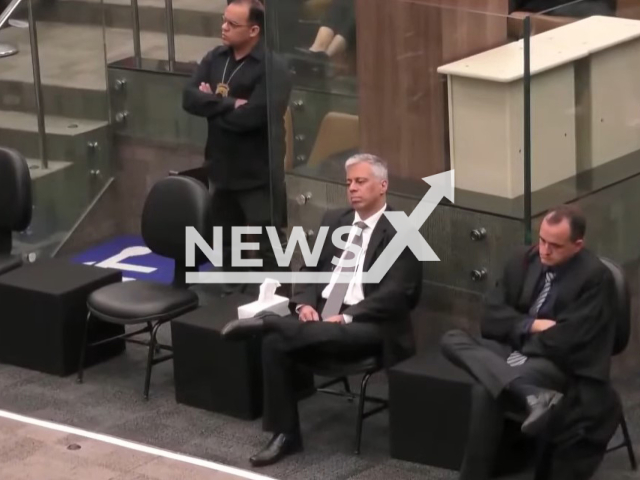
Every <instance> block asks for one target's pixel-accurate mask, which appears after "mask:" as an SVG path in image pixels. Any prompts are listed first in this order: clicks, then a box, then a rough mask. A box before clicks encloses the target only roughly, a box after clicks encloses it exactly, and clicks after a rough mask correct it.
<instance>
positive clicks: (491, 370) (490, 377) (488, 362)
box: [441, 330, 566, 480]
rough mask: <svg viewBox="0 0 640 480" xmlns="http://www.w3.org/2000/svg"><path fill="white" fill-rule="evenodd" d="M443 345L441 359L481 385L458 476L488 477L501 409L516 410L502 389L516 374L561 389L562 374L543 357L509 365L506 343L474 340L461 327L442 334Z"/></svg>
mask: <svg viewBox="0 0 640 480" xmlns="http://www.w3.org/2000/svg"><path fill="white" fill-rule="evenodd" d="M441 346H442V351H443V353H444V355H445V357H447V358H448V359H449V360H450V361H451V362H453V363H454V364H456V365H458V366H459V367H461V368H463V369H464V370H466V371H468V372H469V373H470V374H471V375H473V376H474V377H475V378H476V379H477V380H478V383H479V384H478V385H477V386H476V387H474V389H473V393H472V397H473V398H472V405H473V406H472V412H471V424H470V426H469V440H468V444H467V449H466V454H465V458H464V461H463V464H462V468H461V470H460V480H485V479H489V478H491V476H492V473H493V469H494V461H495V458H496V455H497V449H498V447H499V444H500V437H501V436H502V427H503V425H504V412H505V409H507V410H511V409H514V410H515V409H517V406H516V405H511V404H510V403H509V399H508V397H506V396H504V395H503V392H504V391H505V387H507V385H509V383H511V382H512V381H513V380H515V379H516V378H520V379H522V380H524V381H526V382H527V383H528V384H530V385H535V386H537V387H541V388H548V389H552V390H557V391H563V390H564V389H565V386H566V378H565V376H564V374H563V373H562V372H561V371H560V370H559V369H558V368H557V367H556V366H555V365H554V364H553V363H552V362H550V361H549V360H546V359H544V358H539V357H536V358H529V359H528V360H527V361H526V362H525V363H524V364H522V365H520V366H517V367H511V366H509V365H508V364H507V362H506V360H507V358H508V357H509V355H510V354H511V352H512V351H513V349H512V348H511V347H510V346H508V345H504V344H501V343H499V342H495V341H492V340H487V339H484V338H475V337H472V336H471V335H469V334H468V333H466V332H463V331H460V330H453V331H450V332H448V333H446V334H445V335H444V336H443V338H442V341H441Z"/></svg>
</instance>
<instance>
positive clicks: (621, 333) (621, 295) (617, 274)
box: [535, 257, 638, 480]
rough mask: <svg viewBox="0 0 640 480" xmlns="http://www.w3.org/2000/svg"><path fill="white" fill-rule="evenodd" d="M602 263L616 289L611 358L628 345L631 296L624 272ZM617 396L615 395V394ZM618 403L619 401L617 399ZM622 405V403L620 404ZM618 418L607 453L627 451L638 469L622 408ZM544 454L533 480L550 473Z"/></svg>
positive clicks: (604, 260)
mask: <svg viewBox="0 0 640 480" xmlns="http://www.w3.org/2000/svg"><path fill="white" fill-rule="evenodd" d="M600 260H601V261H602V263H604V264H605V265H606V266H607V268H608V269H609V271H610V272H611V275H612V276H613V280H614V283H615V289H616V296H617V298H616V309H615V311H616V319H615V320H616V334H615V340H614V345H613V352H612V356H616V355H619V354H620V353H622V352H623V351H624V350H625V349H626V348H627V345H628V343H629V336H630V333H631V296H630V295H629V287H628V284H627V281H626V278H625V275H624V271H623V270H622V268H620V266H618V265H617V264H616V263H614V262H613V261H611V260H609V259H607V258H604V257H600ZM616 395H617V393H616ZM618 401H619V399H618ZM621 405H622V403H621ZM621 408H622V411H621V416H620V430H621V432H622V441H621V442H620V443H619V444H618V445H614V446H612V447H609V448H608V449H607V453H609V452H613V451H615V450H619V449H621V448H626V449H627V454H628V455H629V463H631V468H632V470H637V469H638V463H637V461H636V455H635V452H634V451H633V442H632V441H631V436H630V435H629V429H628V427H627V420H626V417H625V414H624V407H621ZM545 450H546V451H545V452H544V454H543V455H542V457H541V463H540V464H539V465H538V466H537V468H536V476H535V480H546V479H547V478H548V476H549V473H550V462H551V458H552V455H553V446H552V445H547V446H546V447H545Z"/></svg>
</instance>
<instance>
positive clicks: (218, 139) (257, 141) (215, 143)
mask: <svg viewBox="0 0 640 480" xmlns="http://www.w3.org/2000/svg"><path fill="white" fill-rule="evenodd" d="M268 55H269V56H270V60H271V61H270V62H269V74H267V60H268V59H269V57H268ZM225 67H226V72H225ZM223 76H224V78H223ZM203 82H204V83H208V84H209V85H210V86H211V90H212V91H213V92H214V93H204V92H201V91H200V90H199V87H200V84H201V83H203ZM219 83H226V84H227V85H229V94H228V96H227V97H222V96H220V95H216V94H215V91H216V87H217V85H218V84H219ZM290 92H291V81H290V77H289V72H288V69H287V67H286V64H285V62H284V61H283V60H282V58H281V57H279V56H278V55H275V54H273V53H269V54H267V52H266V51H265V47H264V44H263V42H260V43H258V44H257V45H256V47H255V48H254V49H253V50H252V51H251V53H249V54H248V55H247V56H245V57H244V58H241V59H236V58H235V55H234V54H233V50H232V49H231V48H229V47H226V46H220V47H217V48H215V49H214V50H212V51H210V52H209V53H208V54H207V55H206V56H205V57H204V58H203V59H202V62H201V63H200V64H199V65H198V68H197V70H196V71H195V73H194V74H193V76H192V78H191V80H190V81H189V83H188V84H187V86H186V87H185V90H184V93H183V108H184V109H185V110H186V111H187V112H189V113H191V114H193V115H198V116H201V117H205V118H206V119H207V122H208V127H209V128H208V138H207V145H206V147H205V160H206V165H207V170H208V174H209V179H210V180H211V182H212V183H213V184H214V185H215V186H216V187H218V188H224V189H230V190H245V189H250V188H255V187H259V186H262V185H266V184H268V183H269V180H270V179H271V178H273V177H272V174H273V171H274V170H278V169H282V168H283V158H284V153H285V145H284V132H285V130H284V115H285V113H286V109H287V103H288V101H289V94H290ZM237 99H243V100H247V103H246V104H244V105H242V106H241V107H239V108H235V103H236V100H237ZM269 122H271V129H270V128H269ZM270 132H271V135H270ZM270 153H271V155H270ZM270 157H271V158H272V165H271V168H270ZM278 176H280V175H278Z"/></svg>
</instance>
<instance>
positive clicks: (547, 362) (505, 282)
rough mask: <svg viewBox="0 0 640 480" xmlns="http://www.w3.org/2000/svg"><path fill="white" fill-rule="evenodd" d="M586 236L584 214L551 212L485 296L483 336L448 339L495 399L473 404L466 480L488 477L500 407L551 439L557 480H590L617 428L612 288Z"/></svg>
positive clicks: (449, 352) (445, 345)
mask: <svg viewBox="0 0 640 480" xmlns="http://www.w3.org/2000/svg"><path fill="white" fill-rule="evenodd" d="M585 230H586V220H585V218H584V216H583V214H582V213H581V212H580V211H579V210H578V208H577V207H574V206H569V205H562V206H559V207H557V208H554V209H552V210H550V211H549V212H548V213H547V215H546V216H545V217H544V220H543V221H542V224H541V226H540V233H539V242H538V244H537V245H535V246H534V247H529V248H522V249H521V250H519V251H518V252H517V253H515V255H513V256H512V257H511V259H510V260H509V261H508V262H507V264H506V267H505V269H504V273H503V278H502V280H501V281H500V282H499V283H498V285H497V286H496V288H495V289H494V290H492V291H491V292H490V293H489V295H488V296H487V299H486V308H485V312H484V315H483V317H482V319H481V324H480V327H481V333H482V336H481V338H475V337H472V336H471V335H469V334H468V333H466V332H463V331H460V330H454V331H451V332H448V333H446V334H445V335H444V337H443V339H442V341H441V345H442V349H443V353H444V354H445V356H446V357H447V358H449V359H450V360H451V361H452V362H454V363H455V364H457V365H459V366H460V367H462V368H464V369H465V370H467V371H468V372H469V373H470V374H471V375H473V376H474V377H475V378H476V380H477V381H478V382H479V384H480V385H482V386H483V387H484V389H483V391H484V393H485V397H486V396H490V397H491V398H492V399H493V400H492V399H491V398H488V399H487V398H485V399H484V400H482V402H481V403H482V404H483V407H482V408H479V407H478V405H475V408H474V413H473V414H472V418H471V428H470V434H469V435H470V438H469V444H468V446H467V454H466V457H465V461H464V462H463V467H462V470H461V477H460V478H462V479H473V480H484V479H488V478H490V477H491V470H492V468H493V466H494V465H493V461H494V458H495V454H496V450H495V449H496V448H497V445H498V443H499V439H500V435H501V426H502V423H503V416H502V411H503V408H506V409H507V410H513V409H515V411H516V412H521V413H523V416H524V418H525V420H524V423H523V424H522V431H523V432H524V433H525V434H528V435H531V436H536V435H540V434H544V435H545V436H549V437H551V439H552V443H553V445H554V446H555V452H554V455H553V457H552V458H553V464H552V472H551V478H552V479H554V480H586V479H588V478H591V476H592V475H593V473H594V472H595V471H596V469H597V468H598V465H599V464H600V461H601V460H602V457H603V455H604V453H605V450H606V447H607V444H608V441H609V439H610V438H611V437H612V436H613V434H614V433H615V430H616V428H617V425H618V422H619V420H620V405H619V400H618V398H617V396H616V395H615V392H614V391H613V389H612V388H611V386H610V384H609V367H610V358H611V355H612V351H613V342H614V337H615V328H616V319H615V316H614V312H613V310H614V303H613V299H614V298H615V290H614V283H613V278H612V276H611V273H610V271H609V270H608V268H607V267H606V266H605V265H604V264H603V263H602V262H601V261H600V259H599V258H598V257H597V256H596V255H595V254H593V253H592V252H591V251H589V250H587V249H586V248H585V247H584V239H583V237H584V234H585ZM478 388H480V387H478ZM475 401H477V400H476V399H475V398H474V402H475ZM479 402H480V401H479ZM552 412H553V413H554V414H553V415H551V413H552ZM474 417H475V418H474ZM550 417H551V420H552V421H551V422H549V421H548V420H549V419H550Z"/></svg>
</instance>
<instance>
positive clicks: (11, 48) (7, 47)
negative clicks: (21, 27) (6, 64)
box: [0, 0, 22, 58]
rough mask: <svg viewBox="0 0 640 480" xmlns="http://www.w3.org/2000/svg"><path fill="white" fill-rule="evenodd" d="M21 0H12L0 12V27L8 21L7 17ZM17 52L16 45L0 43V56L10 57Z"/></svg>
mask: <svg viewBox="0 0 640 480" xmlns="http://www.w3.org/2000/svg"><path fill="white" fill-rule="evenodd" d="M21 2H22V0H13V1H12V2H11V3H10V4H9V5H7V8H5V9H4V11H2V12H0V28H2V26H3V25H4V24H5V23H7V22H8V21H9V17H10V16H11V14H12V13H13V12H14V10H15V9H16V8H18V6H19V5H20V3H21ZM16 53H18V47H17V46H15V45H12V44H8V43H0V58H4V57H10V56H12V55H15V54H16Z"/></svg>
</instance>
